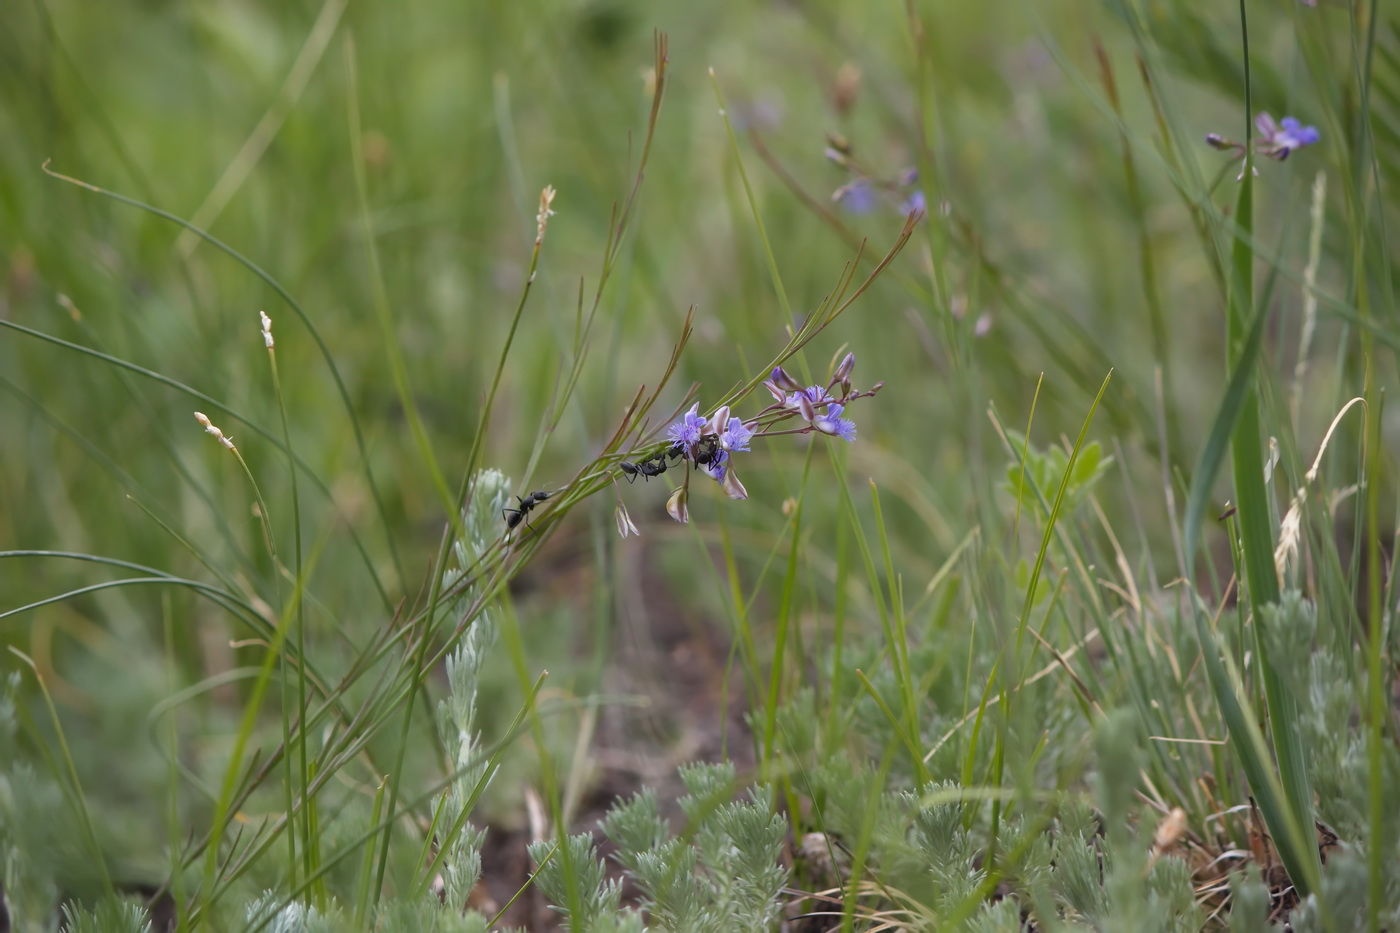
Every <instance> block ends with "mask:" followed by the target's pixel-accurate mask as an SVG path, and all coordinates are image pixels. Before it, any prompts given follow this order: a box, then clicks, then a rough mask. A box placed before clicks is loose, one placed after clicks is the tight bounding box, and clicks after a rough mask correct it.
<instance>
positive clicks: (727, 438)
mask: <svg viewBox="0 0 1400 933" xmlns="http://www.w3.org/2000/svg"><path fill="white" fill-rule="evenodd" d="M751 437H753V429H752V428H750V427H748V426H746V425H745V424H744V422H743V421H742V420H741V419H739V418H730V419H729V426H728V428H726V430H725V432H724V433H723V434H721V435H720V436H719V446H720V447H722V448H724V449H725V450H733V451H740V450H748V449H749V438H751Z"/></svg>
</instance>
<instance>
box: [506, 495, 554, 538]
mask: <svg viewBox="0 0 1400 933" xmlns="http://www.w3.org/2000/svg"><path fill="white" fill-rule="evenodd" d="M515 498H516V499H518V500H519V501H520V507H519V508H518V509H501V517H502V518H504V519H505V520H506V530H507V531H510V530H511V529H513V528H515V527H516V526H517V525H519V524H520V523H521V522H524V523H525V527H527V528H531V529H532V530H533V526H531V525H530V521H529V519H528V518H527V517H526V516H528V515H529V512H530V510H531V509H533V508H534V507H535V506H537V505H539V504H540V503H541V502H543V501H544V500H546V499H548V498H549V493H547V492H532V493H530V494H529V495H528V496H526V497H525V498H523V499H521V498H520V497H519V496H516V497H515Z"/></svg>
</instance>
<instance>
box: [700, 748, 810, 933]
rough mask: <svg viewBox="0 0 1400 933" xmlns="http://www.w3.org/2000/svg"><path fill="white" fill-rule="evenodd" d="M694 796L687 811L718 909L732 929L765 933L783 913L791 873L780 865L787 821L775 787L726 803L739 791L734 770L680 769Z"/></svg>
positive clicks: (709, 767)
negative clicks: (779, 807)
mask: <svg viewBox="0 0 1400 933" xmlns="http://www.w3.org/2000/svg"><path fill="white" fill-rule="evenodd" d="M680 776H681V782H682V783H683V784H685V786H686V790H688V791H689V792H690V793H689V794H687V795H686V796H685V797H682V798H681V799H680V801H679V802H680V806H681V810H682V811H683V812H684V813H685V815H686V817H687V818H689V820H690V823H691V825H692V826H694V827H696V830H695V837H694V839H695V843H694V844H695V847H696V848H697V849H698V850H699V853H700V864H701V866H702V867H703V868H704V869H705V872H706V877H707V879H708V881H709V883H710V887H711V891H712V892H713V895H714V909H715V910H716V912H718V913H719V914H720V915H721V916H724V917H726V918H727V919H728V920H729V924H728V926H727V927H726V928H727V929H732V930H759V929H765V928H767V926H768V925H769V924H771V923H772V922H773V921H774V920H776V919H777V917H778V913H779V911H780V910H781V906H780V904H779V900H778V898H779V896H780V895H781V893H782V890H783V886H784V885H786V884H787V869H786V868H784V867H783V866H782V865H781V864H779V858H780V857H781V855H782V850H783V837H784V836H786V834H787V821H786V820H785V819H783V817H782V816H780V815H778V814H777V813H775V812H774V806H773V792H772V789H771V788H768V787H762V788H752V789H750V791H749V799H748V801H734V802H732V803H720V802H719V800H720V799H721V797H720V795H721V794H723V795H724V796H725V797H727V796H729V795H730V794H731V793H732V791H731V790H730V789H731V788H732V787H733V786H734V765H733V764H732V763H729V762H725V763H724V764H719V765H691V766H689V767H683V768H681V769H680Z"/></svg>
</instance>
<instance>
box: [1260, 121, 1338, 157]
mask: <svg viewBox="0 0 1400 933" xmlns="http://www.w3.org/2000/svg"><path fill="white" fill-rule="evenodd" d="M1254 125H1255V127H1256V128H1258V130H1259V136H1260V139H1259V143H1258V146H1259V152H1260V154H1261V155H1266V156H1268V157H1269V158H1271V159H1278V160H1279V161H1280V162H1282V161H1283V160H1284V159H1286V158H1288V154H1289V153H1290V152H1292V151H1293V150H1294V149H1301V148H1303V147H1304V146H1311V145H1312V144H1313V143H1315V142H1317V141H1318V140H1319V139H1321V138H1322V136H1321V134H1319V133H1318V131H1317V127H1315V126H1304V125H1303V124H1302V123H1299V122H1298V120H1297V118H1296V117H1284V118H1283V120H1282V121H1281V122H1279V123H1275V122H1274V118H1273V117H1271V116H1269V115H1268V114H1267V113H1261V114H1259V116H1258V117H1256V118H1255V120H1254Z"/></svg>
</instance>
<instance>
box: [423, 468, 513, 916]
mask: <svg viewBox="0 0 1400 933" xmlns="http://www.w3.org/2000/svg"><path fill="white" fill-rule="evenodd" d="M509 498H510V480H509V479H507V478H506V476H505V474H503V473H501V472H500V471H499V470H482V471H480V472H478V473H477V474H476V478H475V480H474V481H473V483H472V495H471V503H470V504H469V505H468V507H467V508H466V509H465V510H464V511H463V513H462V525H463V537H462V538H459V539H458V540H457V541H456V542H455V543H454V544H453V549H452V550H453V555H454V557H455V559H456V561H457V566H456V567H455V568H453V569H452V570H451V571H450V572H448V573H447V574H445V575H444V581H443V582H444V586H446V587H451V586H452V585H453V584H455V583H457V582H458V581H460V580H461V579H462V576H463V574H465V573H466V572H467V569H468V568H470V567H471V566H472V565H473V564H475V563H476V561H477V559H478V558H479V557H480V556H481V554H482V553H483V552H484V551H485V550H486V548H487V547H488V546H489V545H490V543H491V541H492V540H493V539H494V538H495V537H498V536H499V532H500V529H499V527H498V526H499V520H498V519H499V516H500V514H501V509H502V508H504V507H505V503H506V502H507V501H508V500H509ZM476 591H477V588H476V587H474V586H472V587H467V589H466V590H465V592H464V593H463V594H462V595H461V597H460V598H459V599H458V601H457V606H459V607H461V606H469V605H470V604H471V600H472V598H473V597H474V596H475V595H476ZM495 640H496V623H495V620H494V619H493V618H492V615H491V613H490V612H489V611H487V610H484V609H483V610H481V611H480V613H479V614H478V615H477V617H476V619H475V620H474V621H472V623H471V624H470V626H469V627H468V628H467V630H466V632H465V634H463V636H462V640H461V642H460V643H459V644H458V646H457V649H456V650H455V651H453V652H452V653H451V654H450V655H448V658H447V681H448V687H449V692H448V696H447V699H445V700H443V701H442V702H440V703H439V704H438V732H439V734H440V735H441V736H442V741H443V745H444V747H445V748H446V749H447V753H448V760H449V761H451V762H452V766H453V768H454V769H455V774H454V776H453V779H452V783H451V784H450V785H449V786H448V788H447V790H446V791H444V792H443V798H442V804H441V812H440V813H439V815H438V826H440V827H442V828H441V829H440V831H439V835H440V844H441V845H443V846H444V847H445V849H446V852H445V853H444V855H443V858H442V861H441V862H440V863H439V867H440V873H441V876H442V880H443V884H444V887H445V892H444V897H443V903H444V904H446V905H447V907H448V908H449V911H450V912H454V913H455V912H456V911H458V910H460V909H461V908H462V906H463V905H464V904H466V902H467V897H468V895H470V894H471V890H472V888H473V887H475V886H476V883H477V881H478V880H479V879H480V878H481V846H482V843H483V842H484V841H485V839H486V833H485V831H484V830H480V829H477V828H476V827H475V826H473V825H472V824H471V823H469V822H468V821H467V816H468V815H469V814H470V812H471V809H472V806H473V805H474V804H475V803H476V801H477V799H478V798H479V797H480V796H481V793H482V791H483V790H485V788H486V785H487V784H488V783H490V780H491V778H492V776H493V774H492V773H487V769H488V763H487V756H486V754H485V753H484V752H483V751H482V749H481V747H480V736H479V735H478V734H477V732H476V730H475V722H476V693H477V686H478V684H479V681H480V675H481V667H482V665H483V663H485V661H486V656H487V654H488V653H489V652H490V650H491V646H492V645H493V644H494V643H495Z"/></svg>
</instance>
